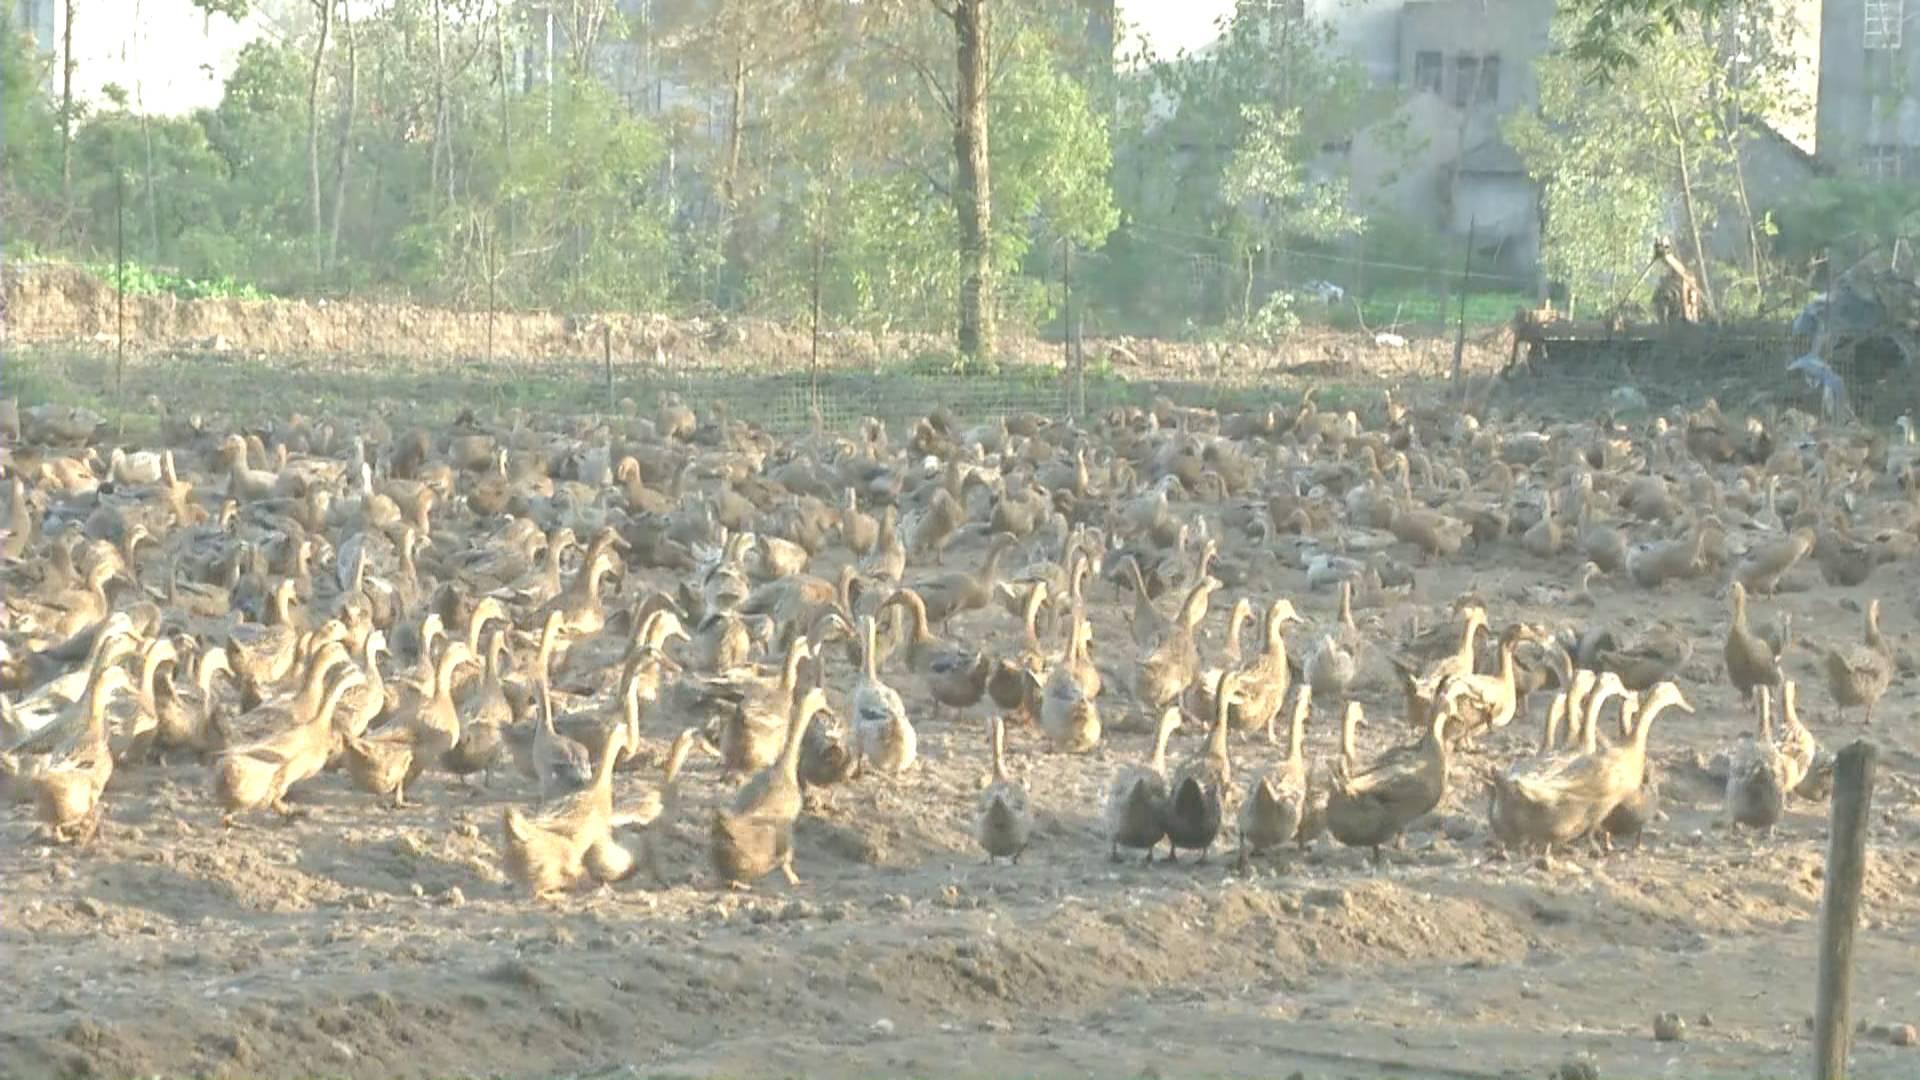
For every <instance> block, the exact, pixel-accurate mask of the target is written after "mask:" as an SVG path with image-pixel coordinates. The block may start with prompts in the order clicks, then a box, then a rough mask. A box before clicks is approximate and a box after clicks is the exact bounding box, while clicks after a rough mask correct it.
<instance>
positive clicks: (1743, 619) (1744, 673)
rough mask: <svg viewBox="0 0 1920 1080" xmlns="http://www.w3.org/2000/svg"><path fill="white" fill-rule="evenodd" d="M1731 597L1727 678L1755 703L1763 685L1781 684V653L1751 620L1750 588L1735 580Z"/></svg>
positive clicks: (1726, 655)
mask: <svg viewBox="0 0 1920 1080" xmlns="http://www.w3.org/2000/svg"><path fill="white" fill-rule="evenodd" d="M1727 599H1728V604H1729V608H1730V612H1729V615H1730V620H1729V622H1728V624H1727V642H1726V647H1725V649H1724V655H1725V657H1726V663H1727V681H1728V682H1730V683H1732V684H1733V688H1734V689H1735V690H1738V691H1740V695H1741V696H1742V697H1744V698H1746V699H1747V701H1748V702H1749V703H1752V702H1753V701H1754V699H1755V697H1756V696H1757V694H1758V692H1759V690H1760V689H1762V688H1763V687H1776V686H1779V685H1780V679H1781V674H1780V655H1779V653H1778V652H1777V651H1776V650H1775V649H1774V647H1773V645H1772V644H1770V643H1769V642H1767V641H1766V640H1764V639H1763V638H1761V636H1760V635H1759V634H1756V633H1754V632H1753V628H1752V627H1751V626H1749V625H1748V623H1747V587H1746V586H1745V585H1742V584H1740V583H1739V582H1738V581H1736V582H1733V583H1732V585H1730V586H1729V587H1728V589H1727Z"/></svg>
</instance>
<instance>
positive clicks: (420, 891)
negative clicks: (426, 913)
mask: <svg viewBox="0 0 1920 1080" xmlns="http://www.w3.org/2000/svg"><path fill="white" fill-rule="evenodd" d="M413 895H414V897H415V898H416V899H417V898H420V897H424V896H426V895H427V887H426V886H425V885H422V884H420V883H419V882H417V881H416V882H414V883H413Z"/></svg>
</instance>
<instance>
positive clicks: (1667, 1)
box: [1560, 0, 1740, 84]
mask: <svg viewBox="0 0 1920 1080" xmlns="http://www.w3.org/2000/svg"><path fill="white" fill-rule="evenodd" d="M1739 6H1740V5H1738V4H1736V3H1734V2H1733V0H1569V2H1568V3H1566V4H1564V5H1562V7H1561V9H1560V16H1561V17H1562V18H1563V19H1564V20H1565V21H1566V23H1567V26H1568V29H1567V32H1566V33H1565V35H1564V41H1565V44H1566V47H1567V51H1568V55H1569V57H1570V58H1571V59H1572V60H1573V61H1575V62H1576V63H1577V64H1579V65H1580V67H1581V70H1582V72H1583V77H1584V78H1585V79H1586V80H1587V81H1590V82H1601V83H1609V84H1610V83H1612V82H1613V81H1614V80H1615V77H1616V76H1618V75H1620V74H1622V73H1623V72H1625V71H1628V70H1630V69H1637V68H1639V67H1640V66H1641V63H1642V62H1643V61H1644V60H1645V59H1646V57H1647V56H1649V55H1650V54H1652V53H1653V52H1654V51H1655V50H1657V49H1658V48H1659V46H1660V44H1661V42H1662V40H1663V39H1665V38H1666V37H1668V36H1669V35H1671V34H1673V33H1675V32H1677V31H1684V30H1686V29H1688V28H1690V27H1694V26H1698V25H1699V24H1700V22H1701V21H1702V20H1707V19H1712V18H1714V17H1717V16H1719V15H1721V14H1722V13H1724V12H1726V11H1727V10H1728V9H1730V8H1737V7H1739Z"/></svg>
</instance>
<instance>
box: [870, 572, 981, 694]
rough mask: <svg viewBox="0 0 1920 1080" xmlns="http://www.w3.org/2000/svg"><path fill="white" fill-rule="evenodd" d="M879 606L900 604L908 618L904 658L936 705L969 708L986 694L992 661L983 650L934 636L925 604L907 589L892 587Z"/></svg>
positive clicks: (885, 606)
mask: <svg viewBox="0 0 1920 1080" xmlns="http://www.w3.org/2000/svg"><path fill="white" fill-rule="evenodd" d="M880 607H881V608H882V609H884V608H888V607H900V608H902V609H903V610H905V611H906V613H907V616H908V618H909V625H908V627H907V641H906V648H905V650H904V659H905V660H906V663H907V666H908V667H909V668H911V669H912V670H913V671H914V672H916V673H918V674H919V675H920V677H921V679H922V680H924V682H925V684H926V687H927V694H928V696H930V697H932V698H933V701H934V704H935V706H936V707H939V706H944V707H946V708H949V709H971V708H973V707H974V706H975V705H978V704H979V703H980V700H981V698H983V697H985V696H986V692H987V677H988V675H990V674H991V673H992V670H993V661H992V659H991V658H990V657H988V656H987V655H986V654H985V653H984V652H981V651H980V650H977V649H968V648H964V647H961V646H959V645H955V644H952V643H950V642H948V641H946V640H944V639H942V638H938V637H935V636H934V634H933V631H932V630H931V629H930V628H929V624H928V619H927V608H926V604H925V603H924V602H923V601H922V600H921V598H920V594H919V593H918V592H916V591H915V590H913V589H910V588H901V589H896V590H894V592H893V594H892V595H891V596H889V597H887V599H886V600H884V601H882V603H881V605H880Z"/></svg>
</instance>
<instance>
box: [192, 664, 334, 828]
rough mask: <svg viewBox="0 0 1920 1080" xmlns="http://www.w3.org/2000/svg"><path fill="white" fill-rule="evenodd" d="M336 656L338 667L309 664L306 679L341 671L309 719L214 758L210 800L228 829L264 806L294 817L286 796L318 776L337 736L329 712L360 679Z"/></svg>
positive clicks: (294, 813) (293, 810)
mask: <svg viewBox="0 0 1920 1080" xmlns="http://www.w3.org/2000/svg"><path fill="white" fill-rule="evenodd" d="M339 657H340V660H341V663H340V664H338V665H335V664H328V663H325V662H320V661H315V662H313V663H312V664H311V665H310V671H309V680H310V681H311V680H312V679H315V678H320V679H324V678H325V677H326V675H327V673H328V672H329V671H331V670H333V669H334V667H336V666H338V667H341V668H343V670H342V673H341V675H340V677H339V678H338V679H336V680H335V681H334V682H333V683H332V685H330V686H328V687H327V690H326V696H325V697H324V698H323V699H322V700H321V703H320V706H319V708H318V709H316V710H315V711H314V714H313V715H312V717H311V718H309V719H307V720H306V721H305V722H302V723H298V724H295V725H294V726H291V727H288V728H285V729H283V730H281V731H279V732H277V733H275V734H273V735H269V736H267V737H265V738H263V739H260V740H257V741H255V742H251V743H245V744H242V745H239V746H232V747H229V748H227V749H226V750H224V751H222V752H221V753H220V755H219V756H218V757H217V758H215V759H214V768H213V791H214V801H215V802H217V803H218V804H219V805H220V807H221V809H222V810H223V811H224V813H223V815H222V817H221V822H222V824H224V825H227V826H229V827H231V826H232V825H233V824H234V822H235V819H236V817H237V815H239V814H240V813H242V812H244V811H248V810H257V809H263V808H264V809H270V810H272V811H273V812H274V813H276V814H279V815H280V816H281V817H282V818H292V817H297V816H299V813H300V812H299V811H298V810H296V809H294V808H293V807H290V806H288V805H287V802H286V798H287V795H288V794H289V793H290V792H291V791H292V790H293V787H294V785H296V784H299V783H303V782H305V781H306V780H309V779H311V778H313V777H314V776H317V775H319V774H320V771H321V770H322V769H324V768H325V767H326V764H327V759H328V758H329V757H330V756H332V751H333V746H334V743H335V740H336V739H337V738H338V736H337V735H336V733H335V731H334V727H333V712H334V709H335V708H336V707H337V706H338V705H339V703H340V698H341V696H342V695H344V694H345V693H346V692H347V690H349V689H350V688H352V687H353V686H355V685H358V684H361V683H363V682H364V681H365V680H364V678H363V676H361V674H360V673H359V671H357V670H355V669H353V668H352V667H351V665H346V664H345V663H344V660H345V657H346V653H345V651H344V650H339Z"/></svg>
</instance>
